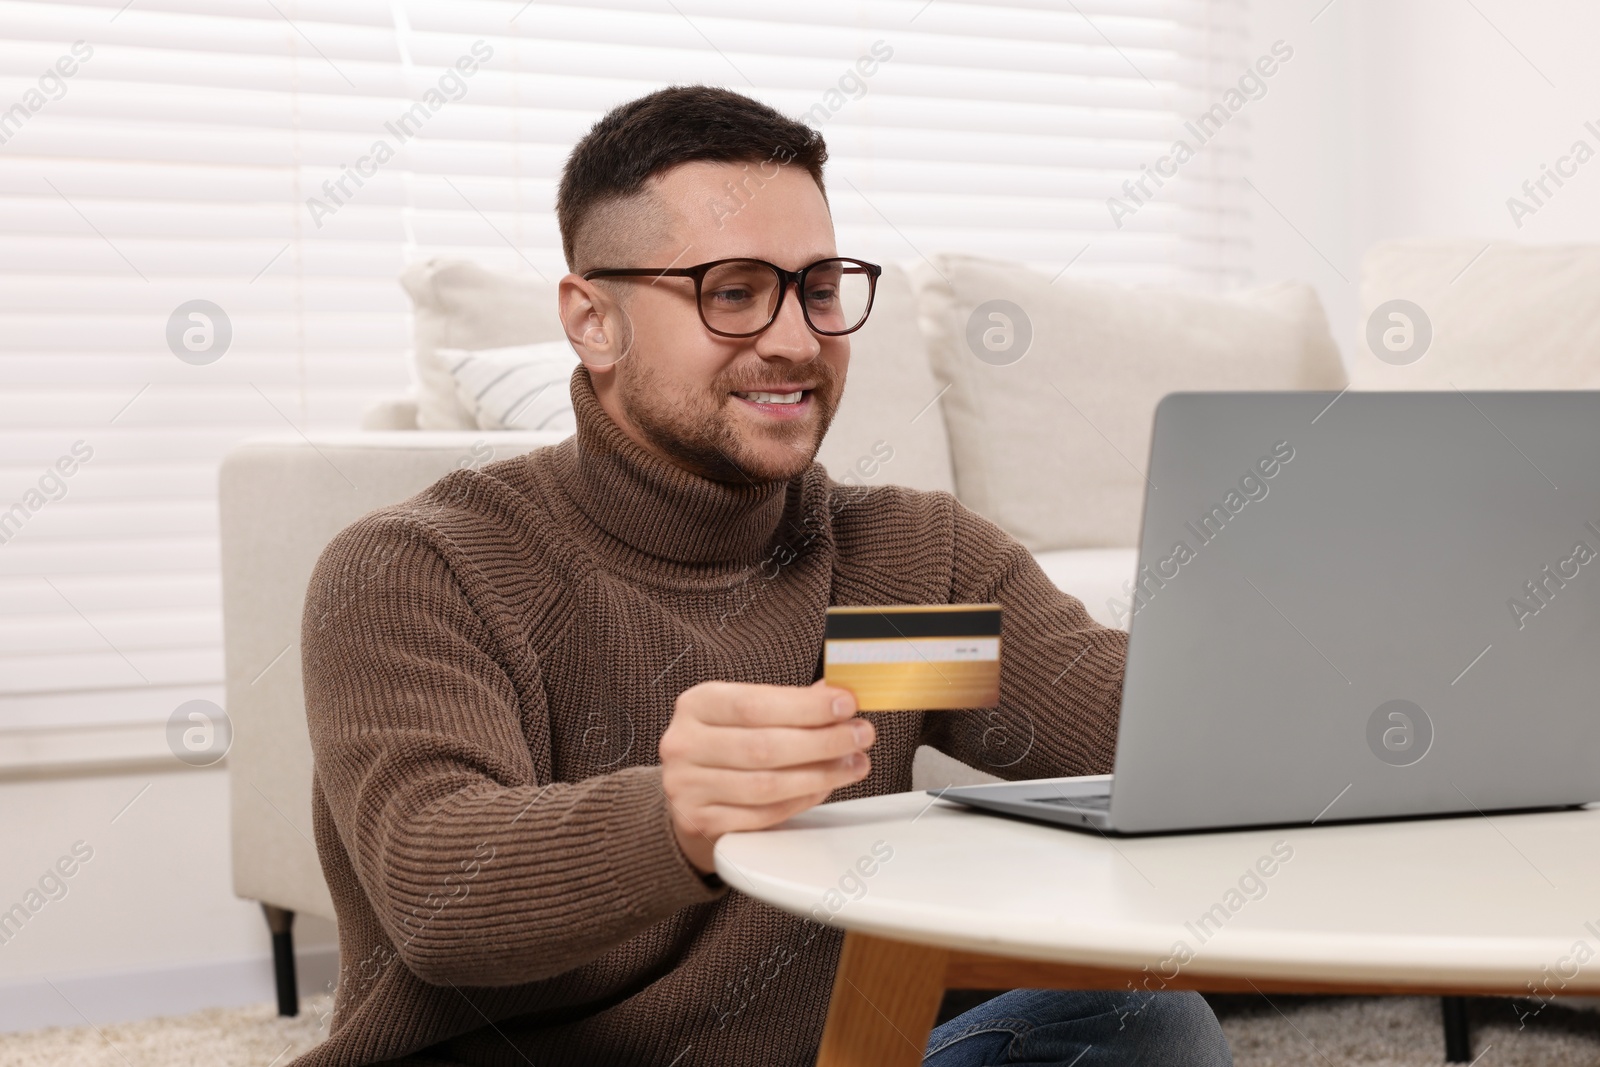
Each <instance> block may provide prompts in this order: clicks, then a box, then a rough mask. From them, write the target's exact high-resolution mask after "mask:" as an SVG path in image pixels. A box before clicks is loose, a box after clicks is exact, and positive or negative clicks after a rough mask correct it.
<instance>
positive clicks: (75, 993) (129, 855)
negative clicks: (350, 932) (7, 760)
mask: <svg viewBox="0 0 1600 1067" xmlns="http://www.w3.org/2000/svg"><path fill="white" fill-rule="evenodd" d="M135 798H137V799H135ZM130 801H131V802H132V803H131V805H130V803H129V802H130ZM79 841H81V842H83V843H84V845H85V846H86V847H87V848H88V849H92V850H93V857H92V858H91V859H89V860H88V861H87V862H86V863H82V864H81V865H80V866H78V868H77V870H76V872H75V873H74V874H73V875H72V876H71V877H70V878H67V879H65V882H66V886H67V892H66V895H65V896H62V897H60V899H57V900H52V901H50V902H49V903H47V904H45V905H44V907H43V908H41V909H40V910H39V911H38V913H37V914H35V915H34V916H33V917H32V918H31V919H29V920H28V922H27V923H26V924H25V925H24V926H23V927H22V929H21V930H20V931H19V932H17V933H16V934H15V935H13V936H10V937H9V939H8V940H7V941H6V942H5V943H3V944H0V1031H6V1030H18V1029H28V1028H33V1027H38V1026H47V1025H81V1024H82V1019H81V1018H80V1016H79V1015H78V1012H79V1011H81V1012H83V1014H84V1015H86V1016H88V1017H89V1018H91V1019H93V1020H94V1021H95V1022H115V1021H119V1020H122V1019H128V1018H138V1017H141V1016H146V1015H157V1014H169V1013H177V1012H184V1011H192V1010H195V1009H198V1008H201V1007H207V1006H225V1005H231V1004H241V1003H257V1002H261V1001H270V1000H272V999H273V995H274V994H273V988H274V987H273V984H272V966H271V951H272V948H271V939H270V937H269V935H268V933H267V926H266V922H265V920H264V919H263V918H262V915H261V909H260V908H259V907H258V906H257V905H255V904H252V903H249V902H247V901H242V900H239V899H237V898H235V897H234V895H233V888H232V883H231V879H232V874H231V861H230V855H229V846H228V779H227V774H226V772H224V771H222V770H218V769H207V770H196V769H191V768H182V769H181V770H179V771H176V772H171V771H168V772H160V773H144V774H118V775H108V776H100V777H84V778H59V779H45V780H32V781H28V780H24V781H9V782H0V857H3V863H0V909H8V908H10V907H11V905H12V904H14V903H18V902H20V901H22V900H23V899H24V895H25V894H26V893H27V892H28V890H30V889H33V888H37V886H38V884H39V880H40V878H41V876H43V875H44V874H45V873H46V872H47V871H49V870H50V869H51V868H52V866H53V865H54V864H55V863H56V861H57V860H58V859H60V858H61V857H62V856H64V855H71V852H72V847H73V844H74V843H75V842H79ZM56 892H57V893H59V890H57V891H56ZM295 933H296V940H297V942H298V943H299V944H298V946H297V947H299V948H302V949H304V950H306V952H305V954H304V957H303V960H304V962H303V965H302V968H301V969H302V972H303V973H302V975H301V987H302V989H308V990H309V991H319V990H320V987H321V986H322V984H323V983H325V982H326V981H327V980H328V979H329V978H331V977H332V973H333V972H332V958H331V954H330V948H331V946H332V944H333V930H332V926H331V924H329V923H326V922H324V921H321V920H318V919H315V918H309V917H308V918H302V919H299V920H297V921H296V924H295ZM51 983H53V984H54V986H55V987H56V988H55V989H52V988H51ZM58 990H59V992H58Z"/></svg>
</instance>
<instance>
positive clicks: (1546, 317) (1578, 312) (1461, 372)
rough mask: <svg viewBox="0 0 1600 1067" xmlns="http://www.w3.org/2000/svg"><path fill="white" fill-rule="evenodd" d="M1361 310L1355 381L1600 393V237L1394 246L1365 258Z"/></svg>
mask: <svg viewBox="0 0 1600 1067" xmlns="http://www.w3.org/2000/svg"><path fill="white" fill-rule="evenodd" d="M1392 301H1407V302H1409V303H1411V304H1414V305H1415V306H1416V307H1418V308H1420V309H1421V311H1422V318H1421V319H1419V317H1418V316H1417V315H1416V313H1415V312H1410V311H1408V309H1406V308H1405V307H1404V305H1398V306H1397V305H1393V304H1391V302H1392ZM1361 309H1362V314H1361V329H1360V332H1359V335H1358V337H1357V339H1356V353H1355V358H1354V360H1353V361H1352V362H1351V366H1350V379H1351V387H1352V388H1356V389H1456V388H1460V389H1594V388H1600V244H1589V245H1546V246H1532V245H1516V244H1510V243H1506V242H1495V243H1489V244H1486V243H1485V242H1483V241H1455V240H1448V241H1446V240H1425V241H1390V242H1386V243H1383V244H1379V245H1376V246H1374V247H1373V248H1372V249H1371V250H1370V251H1368V252H1367V255H1366V257H1365V258H1364V259H1363V260H1362V264H1361ZM1396 312H1398V313H1399V314H1400V315H1402V316H1403V317H1402V318H1392V317H1391V316H1392V315H1394V314H1395V313H1396ZM1374 319H1376V322H1375V323H1374ZM1408 319H1409V320H1415V321H1409V322H1408V321H1407V320H1408ZM1423 320H1425V323H1426V325H1425V326H1424V325H1423ZM1424 329H1425V330H1426V332H1427V333H1428V334H1431V337H1429V338H1428V340H1427V344H1426V347H1422V346H1421V343H1420V341H1421V335H1420V334H1419V331H1420V330H1424ZM1388 330H1394V331H1396V332H1395V333H1394V334H1393V335H1392V338H1393V340H1392V342H1391V344H1392V347H1391V344H1386V343H1385V340H1384V333H1385V332H1387V331H1388ZM1369 333H1370V334H1371V335H1372V336H1371V337H1370V338H1369ZM1380 353H1381V355H1380Z"/></svg>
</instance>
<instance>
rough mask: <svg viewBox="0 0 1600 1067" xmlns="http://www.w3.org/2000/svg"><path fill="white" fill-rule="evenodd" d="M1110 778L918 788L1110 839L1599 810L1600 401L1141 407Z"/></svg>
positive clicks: (1295, 399) (1319, 398) (1481, 397)
mask: <svg viewBox="0 0 1600 1067" xmlns="http://www.w3.org/2000/svg"><path fill="white" fill-rule="evenodd" d="M1137 592H1138V598H1137V600H1136V601H1134V602H1133V603H1132V604H1131V605H1130V606H1131V607H1132V609H1133V614H1132V618H1131V623H1130V631H1131V632H1130V644H1129V650H1128V662H1127V674H1126V677H1125V680H1124V685H1123V695H1122V715H1121V726H1120V729H1119V732H1118V736H1117V752H1116V761H1115V766H1114V772H1115V773H1114V774H1113V775H1112V776H1111V777H1110V778H1109V779H1107V778H1106V777H1105V776H1100V777H1097V778H1083V779H1050V780H1041V781H1034V782H1018V783H1004V784H999V785H987V786H972V787H965V788H959V789H949V790H943V791H934V792H935V793H936V795H939V796H943V797H944V798H945V799H948V800H956V801H960V802H961V803H963V804H967V805H971V806H973V807H977V808H984V809H987V810H992V811H997V812H1002V813H1006V814H1011V815H1018V816H1022V817H1025V818H1029V819H1035V820H1042V821H1048V822H1054V823H1060V824H1062V825H1065V826H1070V827H1077V828H1080V829H1085V830H1093V831H1099V832H1103V833H1120V834H1142V833H1160V832H1170V831H1181V830H1210V829H1222V828H1227V827H1242V826H1259V825H1269V824H1302V823H1326V822H1336V821H1347V820H1357V819H1380V818H1393V817H1407V816H1423V815H1444V814H1470V813H1476V812H1491V811H1507V810H1515V809H1534V808H1552V807H1565V806H1572V805H1579V804H1584V803H1588V802H1592V801H1600V392H1486V393H1465V392H1449V393H1361V392H1346V393H1342V394H1337V395H1336V394H1333V393H1181V394H1174V395H1171V396H1168V397H1166V398H1165V399H1164V400H1163V401H1162V402H1161V404H1160V406H1159V407H1158V408H1157V411H1156V417H1155V429H1154V434H1153V440H1152V443H1151V450H1150V465H1149V485H1148V487H1147V489H1146V495H1145V507H1144V525H1143V530H1142V533H1141V536H1140V540H1139V570H1138V586H1137Z"/></svg>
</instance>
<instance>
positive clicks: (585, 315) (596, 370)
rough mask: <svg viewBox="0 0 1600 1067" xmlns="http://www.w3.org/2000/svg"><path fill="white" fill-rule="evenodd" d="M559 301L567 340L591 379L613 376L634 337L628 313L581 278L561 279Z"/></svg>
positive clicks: (571, 275)
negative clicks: (609, 374)
mask: <svg viewBox="0 0 1600 1067" xmlns="http://www.w3.org/2000/svg"><path fill="white" fill-rule="evenodd" d="M557 299H558V300H559V302H560V309H561V326H562V328H563V329H564V330H565V331H566V333H567V340H568V341H569V342H570V343H571V344H572V348H573V351H575V352H577V353H578V358H579V359H580V360H582V361H583V365H584V366H585V367H588V368H589V373H590V374H591V375H596V374H606V373H609V372H610V370H611V368H613V367H615V366H616V365H617V363H618V362H620V361H621V359H622V357H623V356H625V355H627V354H628V353H627V350H626V348H625V347H624V346H625V345H626V344H627V342H628V341H629V339H630V337H631V336H632V330H630V329H629V325H630V324H629V323H628V322H627V312H625V311H623V310H622V307H621V305H619V304H618V303H617V302H616V300H614V299H613V298H612V297H611V296H610V295H609V294H608V293H606V292H605V291H604V290H603V289H601V288H600V287H599V286H597V285H595V284H594V283H593V282H588V281H584V280H583V278H582V277H580V276H579V275H577V274H568V275H567V276H566V277H564V278H562V279H561V285H560V289H559V292H558V297H557Z"/></svg>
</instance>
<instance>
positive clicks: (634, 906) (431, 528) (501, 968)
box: [296, 367, 1126, 1067]
mask: <svg viewBox="0 0 1600 1067" xmlns="http://www.w3.org/2000/svg"><path fill="white" fill-rule="evenodd" d="M572 395H573V401H574V403H575V405H576V408H577V416H578V432H577V435H576V436H575V437H572V438H569V439H567V440H566V441H564V442H562V443H561V444H559V445H556V446H554V447H551V448H545V449H541V450H539V451H537V452H534V453H531V454H529V455H524V456H519V457H517V458H514V459H509V460H504V461H500V462H494V463H490V464H487V465H486V466H484V467H482V468H480V469H477V470H460V471H456V472H453V473H451V474H449V475H447V476H446V477H444V478H442V479H440V480H439V481H438V482H436V483H435V484H434V485H432V486H430V487H429V488H428V489H426V490H424V491H423V492H421V493H419V494H417V495H416V496H414V497H412V498H411V499H409V500H407V501H404V502H403V503H400V504H396V505H394V506H392V507H387V508H383V509H380V510H378V511H375V512H373V513H371V514H369V515H367V516H365V517H363V518H362V519H360V520H359V521H357V522H356V523H355V524H353V525H352V526H350V527H349V528H348V529H346V530H344V531H343V532H342V533H340V534H339V536H338V537H336V538H335V539H334V540H333V542H332V543H331V544H330V545H329V546H328V548H327V549H326V550H325V551H324V552H323V555H322V558H321V560H320V562H319V563H318V564H317V568H316V571H315V573H314V574H313V576H312V578H311V583H310V588H309V590H308V592H307V595H306V606H305V615H304V620H303V656H304V667H305V690H306V714H307V718H308V719H309V721H310V727H311V742H312V748H313V750H314V752H315V755H316V782H315V787H314V795H313V805H314V810H315V824H316V835H317V846H318V848H319V850H320V852H321V856H322V867H323V871H324V873H325V874H326V875H327V879H328V885H329V887H330V889H331V890H332V893H333V899H334V903H335V905H336V907H337V909H338V915H339V949H340V971H341V978H340V982H339V988H338V995H337V998H336V1005H337V1006H336V1010H335V1013H334V1016H333V1023H332V1034H331V1036H330V1037H329V1039H328V1040H327V1041H326V1042H324V1043H323V1044H322V1045H320V1046H319V1047H318V1048H316V1049H315V1050H313V1051H312V1052H310V1053H308V1054H307V1055H305V1056H303V1057H302V1058H300V1059H299V1060H297V1061H296V1063H297V1064H301V1065H324V1064H328V1065H332V1064H371V1063H380V1062H383V1063H387V1062H390V1061H397V1062H402V1063H406V1064H446V1063H450V1064H496V1065H500V1064H505V1065H524V1064H527V1063H532V1064H536V1065H537V1067H561V1065H565V1064H586V1065H587V1064H640V1065H652V1067H668V1065H673V1067H691V1065H695V1064H716V1065H719V1067H726V1065H745V1064H748V1065H752V1067H757V1065H759V1067H772V1065H781V1064H809V1063H811V1062H812V1061H813V1059H814V1058H815V1055H816V1048H817V1045H818V1043H819V1041H820V1038H821V1033H822V1025H823V1021H824V1018H825V1016H826V1014H827V1009H828V997H829V992H830V989H831V985H832V980H833V973H834V969H835V966H836V964H837V961H838V954H839V947H840V944H841V938H842V935H840V934H839V933H838V932H837V931H835V930H833V929H831V928H827V927H822V926H819V925H818V924H816V923H815V922H813V921H811V920H808V919H801V918H799V917H796V916H792V915H788V914H785V913H783V912H780V911H777V910H775V909H773V908H771V907H768V906H767V905H765V904H762V903H759V902H757V901H755V900H752V899H750V898H748V897H745V896H742V895H740V894H738V893H733V892H729V891H728V890H727V889H726V888H722V887H720V886H716V885H715V882H716V880H715V879H714V878H713V879H709V880H707V879H702V878H701V877H700V875H699V874H698V873H697V872H696V871H695V870H694V869H693V868H692V867H691V866H690V865H689V863H688V862H687V861H686V860H685V859H684V857H683V855H682V853H681V852H680V851H679V849H678V846H677V844H676V842H675V840H674V837H673V833H672V829H671V824H670V822H669V819H668V811H667V805H666V800H665V797H664V795H663V793H662V791H661V772H660V767H659V765H658V764H657V752H656V745H657V742H658V740H659V738H660V737H661V734H662V732H663V731H664V730H665V729H666V726H667V723H668V721H669V720H670V718H671V716H672V709H673V701H674V699H675V698H676V697H677V695H678V694H679V693H681V692H683V691H684V690H685V689H687V688H689V687H690V686H692V685H694V684H696V683H698V682H701V681H706V680H709V679H723V680H731V681H743V682H765V683H771V684H778V685H797V686H799V685H808V684H810V683H811V682H812V681H813V680H814V679H815V678H816V677H817V676H818V670H819V659H820V655H821V649H822V631H823V609H824V608H826V607H827V606H829V605H840V604H844V605H848V604H887V603H910V604H943V603H971V602H985V601H996V602H998V603H1000V604H1001V605H1003V606H1004V608H1005V616H1004V619H1005V621H1004V635H1003V636H1004V641H1005V659H1004V664H1003V667H1002V680H1001V688H1000V694H1001V697H1000V699H1001V707H1000V709H999V710H998V711H981V710H974V711H967V712H927V713H922V712H882V713H875V714H872V715H871V716H870V717H871V718H872V719H873V720H874V722H875V724H876V726H877V729H878V740H877V742H876V744H875V745H874V747H873V749H872V751H871V757H872V772H871V774H870V775H868V777H867V778H866V779H864V780H863V781H861V782H858V783H856V784H855V785H853V786H850V787H849V788H846V789H843V790H840V791H839V792H838V793H836V794H835V796H834V798H833V799H839V800H843V799H847V798H851V797H859V796H870V795H875V794H880V793H893V792H898V791H903V790H907V789H910V788H911V760H912V754H913V752H914V751H915V749H916V747H917V745H918V744H919V743H926V744H931V745H934V746H936V747H938V748H940V749H942V750H944V751H945V752H947V753H949V754H951V755H953V756H955V757H956V758H958V759H961V760H964V761H966V762H968V763H971V764H973V765H975V766H979V767H987V768H989V769H992V770H994V771H995V772H996V773H999V774H1002V775H1005V776H1006V777H1010V778H1028V777H1042V776H1048V775H1059V774H1088V773H1098V772H1103V771H1106V770H1108V769H1109V766H1110V759H1111V752H1112V746H1113V741H1114V738H1115V733H1116V715H1117V707H1118V702H1119V698H1120V694H1121V682H1122V666H1123V658H1124V651H1125V648H1126V635H1125V634H1123V633H1122V632H1121V631H1118V630H1111V629H1107V628H1105V627H1102V626H1100V625H1098V624H1096V623H1095V622H1093V621H1092V620H1091V619H1090V618H1089V616H1088V615H1087V614H1086V613H1085V612H1084V609H1083V606H1082V604H1081V603H1079V602H1078V601H1077V600H1075V599H1073V598H1072V597H1070V596H1067V595H1065V594H1063V593H1060V592H1058V591H1057V590H1056V588H1055V587H1054V586H1053V585H1051V583H1050V581H1049V580H1048V579H1047V578H1046V577H1045V576H1044V574H1043V573H1042V572H1041V571H1040V570H1039V568H1038V566H1037V565H1036V564H1035V563H1034V561H1033V559H1032V557H1031V556H1030V555H1029V554H1028V552H1027V551H1026V550H1025V549H1024V548H1023V547H1022V546H1021V545H1020V544H1018V543H1017V542H1016V541H1014V540H1012V539H1011V538H1010V537H1009V536H1007V535H1006V534H1005V533H1003V532H1002V531H1001V530H999V529H998V528H997V527H996V526H994V525H993V524H992V523H990V522H988V521H986V520H984V519H982V518H980V517H978V516H977V515H975V514H973V513H972V512H970V511H968V510H967V509H965V508H963V507H962V506H961V505H960V504H958V503H957V502H956V501H955V499H954V498H953V497H951V496H950V495H948V494H946V493H923V492H915V491H913V490H909V489H903V488H899V487H895V486H884V487H877V488H852V487H848V486H844V485H841V484H839V483H836V482H833V481H831V480H830V479H829V478H828V476H827V474H826V473H825V472H824V471H823V468H822V467H821V466H820V465H818V464H812V466H811V467H810V468H809V469H808V470H807V471H805V473H803V474H801V475H799V476H797V477H795V478H794V479H793V480H792V481H790V482H788V483H777V484H768V485H753V484H752V485H744V484H741V485H727V484H721V483H717V482H711V481H708V480H705V479H702V478H699V477H696V476H694V475H691V474H688V473H686V472H684V471H682V470H679V469H678V468H676V467H673V466H671V465H669V464H666V463H663V462H661V461H660V460H657V459H655V458H653V457H651V456H650V455H649V454H647V453H646V452H644V451H643V450H642V449H641V448H639V447H638V446H636V445H635V444H634V443H633V442H632V441H630V440H629V439H628V438H627V437H626V436H625V435H624V434H623V433H622V432H621V431H620V430H619V429H618V428H617V427H616V426H615V424H613V423H612V422H611V421H610V419H609V418H608V417H607V416H606V415H605V413H604V412H603V411H602V410H601V408H600V406H599V403H598V401H597V400H596V399H595V396H594V393H593V390H592V388H591V386H590V383H589V378H588V374H587V372H586V371H584V370H583V369H582V368H581V367H580V368H578V370H577V372H576V373H575V374H574V375H573V379H572ZM708 882H709V883H711V884H708Z"/></svg>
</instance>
